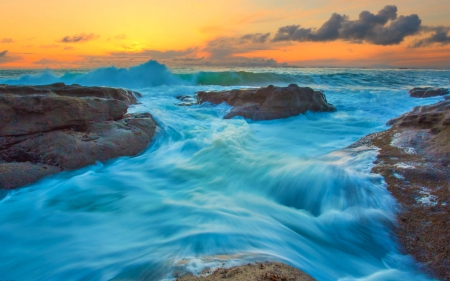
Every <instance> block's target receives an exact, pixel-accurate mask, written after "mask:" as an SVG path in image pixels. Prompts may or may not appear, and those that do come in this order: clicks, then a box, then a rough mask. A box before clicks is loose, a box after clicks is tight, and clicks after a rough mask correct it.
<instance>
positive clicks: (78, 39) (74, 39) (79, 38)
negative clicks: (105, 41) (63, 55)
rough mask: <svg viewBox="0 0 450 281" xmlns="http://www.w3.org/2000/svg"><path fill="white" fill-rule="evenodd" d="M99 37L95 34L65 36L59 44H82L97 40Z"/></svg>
mask: <svg viewBox="0 0 450 281" xmlns="http://www.w3.org/2000/svg"><path fill="white" fill-rule="evenodd" d="M99 37H100V36H99V35H96V34H94V33H90V34H84V33H82V34H78V35H73V36H65V37H64V38H62V39H61V40H59V42H61V43H82V42H87V41H91V40H95V39H97V38H99Z"/></svg>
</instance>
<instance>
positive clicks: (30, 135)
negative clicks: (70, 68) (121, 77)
mask: <svg viewBox="0 0 450 281" xmlns="http://www.w3.org/2000/svg"><path fill="white" fill-rule="evenodd" d="M138 95H139V94H138V93H135V92H132V91H128V90H123V89H115V88H103V87H82V86H79V85H72V86H66V85H64V84H63V83H57V84H52V85H48V86H5V85H2V86H0V188H2V189H12V188H16V187H20V186H23V185H26V184H29V183H32V182H34V181H36V180H38V179H40V178H42V177H44V176H47V175H50V174H54V173H57V172H60V171H63V170H70V169H77V168H80V167H83V166H86V165H89V164H93V163H95V162H96V161H105V160H107V159H110V158H115V157H119V156H125V155H129V156H131V155H136V154H138V153H139V152H141V151H142V150H144V149H145V147H146V146H147V145H148V143H149V142H150V141H151V139H152V137H153V135H154V132H155V129H156V123H155V121H154V120H153V118H152V116H151V115H150V114H148V113H145V114H128V115H126V112H127V109H128V106H129V105H130V104H133V103H136V102H137V99H136V96H138Z"/></svg>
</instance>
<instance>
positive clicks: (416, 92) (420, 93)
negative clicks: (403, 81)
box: [409, 87, 449, 98]
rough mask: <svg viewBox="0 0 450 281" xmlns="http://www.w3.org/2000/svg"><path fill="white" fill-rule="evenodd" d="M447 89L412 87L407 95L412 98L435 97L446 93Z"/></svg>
mask: <svg viewBox="0 0 450 281" xmlns="http://www.w3.org/2000/svg"><path fill="white" fill-rule="evenodd" d="M448 93H449V92H448V89H444V88H431V87H426V88H413V89H411V90H409V95H410V96H411V97H414V98H429V97H435V96H443V95H447V94H448Z"/></svg>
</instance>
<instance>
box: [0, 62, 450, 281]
mask: <svg viewBox="0 0 450 281" xmlns="http://www.w3.org/2000/svg"><path fill="white" fill-rule="evenodd" d="M55 82H64V83H66V84H74V83H75V84H81V85H86V86H91V85H95V86H112V87H124V88H128V89H132V90H135V91H138V92H140V93H141V94H142V97H141V98H140V99H139V103H138V104H136V105H132V106H131V107H130V108H129V110H128V111H129V112H130V113H140V112H149V113H151V114H152V115H153V117H154V118H155V120H156V122H157V123H158V129H157V132H156V135H155V137H154V139H153V140H152V142H151V143H150V144H149V145H148V147H147V148H146V149H145V151H143V152H142V153H140V154H139V155H137V156H133V157H120V158H116V159H112V160H109V161H106V162H97V163H96V164H94V165H91V166H88V167H85V168H82V169H79V170H74V171H66V172H62V173H60V174H57V175H53V176H50V177H47V178H44V179H42V180H40V181H38V182H36V183H34V184H31V185H29V186H26V187H24V188H21V189H17V190H13V191H3V192H2V193H1V194H0V261H1V262H0V280H17V281H19V280H20V281H26V280H65V281H69V280H74V281H75V280H80V281H81V280H173V279H174V278H176V277H178V276H180V275H182V274H184V273H186V272H190V273H193V274H201V273H202V272H204V271H205V270H207V269H210V270H213V269H215V268H219V267H230V266H235V265H242V264H246V263H250V262H263V261H279V262H283V263H286V264H289V265H291V266H293V267H296V268H298V269H301V270H303V271H305V272H307V273H308V274H310V275H311V276H313V277H314V278H316V279H317V280H319V281H322V280H330V281H331V280H339V281H350V280H352V281H353V280H355V281H356V280H358V281H363V280H364V281H375V280H380V281H382V280H383V281H384V280H399V281H400V280H402V281H403V280H409V281H413V280H433V279H431V278H430V277H429V276H427V275H424V274H422V273H421V271H420V267H421V265H420V264H418V263H416V262H415V261H414V260H413V258H412V257H411V256H408V255H405V254H403V253H404V251H403V250H402V248H401V246H400V245H399V243H398V241H397V240H396V238H395V237H394V236H393V228H394V227H395V225H396V220H397V217H396V214H397V212H398V211H399V208H400V206H399V205H398V204H397V203H396V201H395V199H394V198H393V197H392V196H391V195H390V193H389V192H388V190H387V189H386V183H385V181H384V179H383V177H381V176H380V175H377V174H374V173H371V169H372V167H373V165H374V164H373V163H374V161H375V160H376V157H377V153H378V152H377V149H376V148H374V147H360V148H357V149H347V147H348V146H349V145H351V144H352V143H354V142H355V141H357V140H358V139H360V138H361V137H364V136H365V135H367V134H370V133H374V132H379V131H383V130H386V129H388V128H389V127H388V126H387V125H386V122H387V121H388V120H389V119H391V118H394V117H397V116H399V115H401V114H403V113H405V112H408V111H410V110H411V109H412V108H413V107H415V106H420V105H425V104H431V103H435V102H438V101H440V100H443V98H442V97H432V98H426V99H417V98H411V97H409V95H408V90H409V89H411V88H413V87H419V86H434V87H444V88H449V87H450V70H433V69H363V68H354V69H353V68H294V67H279V68H261V67H242V68H218V67H203V68H202V67H184V68H183V67H172V68H169V67H167V66H165V65H163V64H160V63H158V62H156V61H148V62H146V63H143V64H141V65H136V66H133V67H130V68H116V67H107V68H99V69H67V70H50V69H47V70H0V84H26V85H41V84H49V83H55ZM292 83H295V84H298V85H299V86H302V87H311V88H313V89H315V90H319V91H322V92H323V93H324V94H325V95H326V98H327V100H328V102H329V103H331V104H333V105H334V106H336V108H337V111H336V112H327V113H313V112H307V113H306V114H302V115H299V116H295V117H290V118H286V119H279V120H271V121H252V120H247V119H243V118H241V117H236V118H233V119H230V120H225V119H223V116H224V115H225V114H226V113H227V111H228V110H230V106H228V105H226V104H220V105H212V104H202V105H192V106H179V105H178V103H179V101H178V100H177V99H176V97H177V96H186V95H189V96H195V93H196V92H198V91H219V90H230V89H241V88H253V87H261V86H268V85H275V86H287V85H289V84H292Z"/></svg>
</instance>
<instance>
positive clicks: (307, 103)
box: [197, 84, 336, 120]
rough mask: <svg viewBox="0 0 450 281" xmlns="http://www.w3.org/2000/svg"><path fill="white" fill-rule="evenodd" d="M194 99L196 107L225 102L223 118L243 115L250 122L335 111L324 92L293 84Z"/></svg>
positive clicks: (199, 93) (223, 92)
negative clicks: (229, 107) (225, 109)
mask: <svg viewBox="0 0 450 281" xmlns="http://www.w3.org/2000/svg"><path fill="white" fill-rule="evenodd" d="M197 100H198V103H199V104H202V103H205V102H210V103H212V104H220V103H222V102H225V103H227V104H228V105H231V106H233V108H232V109H231V111H230V112H229V113H228V114H227V115H225V117H224V118H225V119H230V118H233V117H235V116H242V117H244V118H248V119H253V120H271V119H279V118H287V117H291V116H295V115H299V114H302V113H305V112H306V111H308V110H309V111H316V112H332V111H336V108H335V107H334V106H333V105H332V104H329V103H328V102H327V100H326V97H325V95H324V94H323V93H321V92H319V91H314V90H313V89H311V88H309V87H299V86H297V85H296V84H291V85H289V86H287V87H275V86H272V85H271V86H268V87H263V88H259V89H242V90H230V91H220V92H198V93H197Z"/></svg>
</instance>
